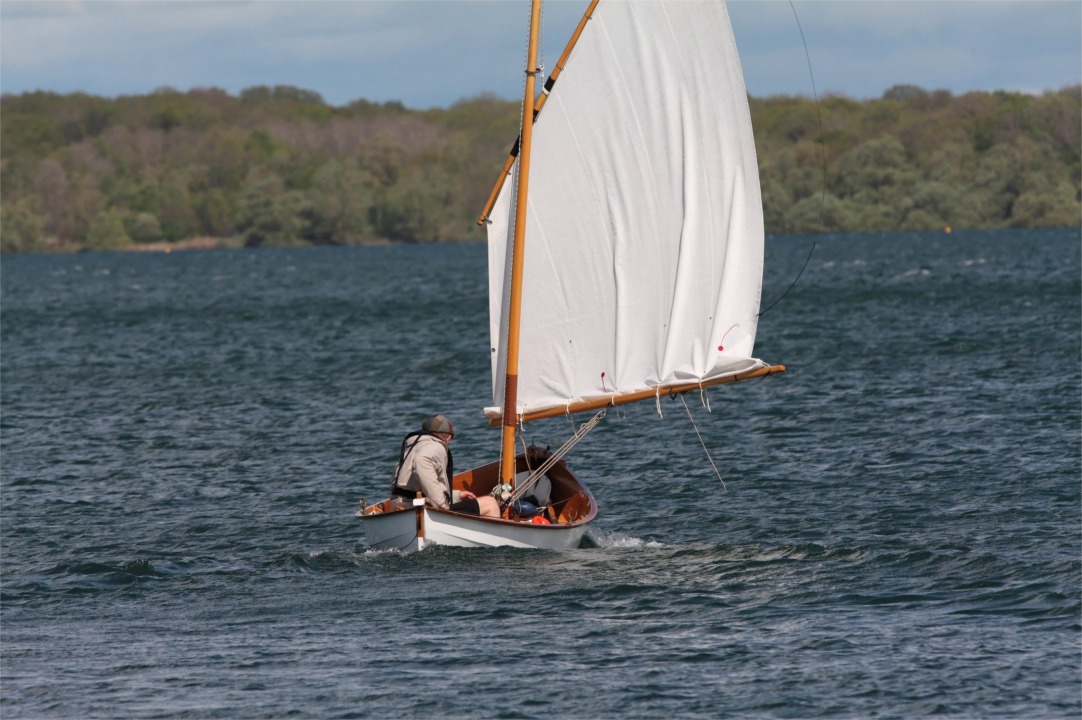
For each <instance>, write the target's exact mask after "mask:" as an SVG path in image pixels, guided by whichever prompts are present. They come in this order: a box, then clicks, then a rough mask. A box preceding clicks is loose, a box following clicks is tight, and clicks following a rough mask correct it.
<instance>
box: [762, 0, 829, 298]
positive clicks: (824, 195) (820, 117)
mask: <svg viewBox="0 0 1082 720" xmlns="http://www.w3.org/2000/svg"><path fill="white" fill-rule="evenodd" d="M789 7H791V8H792V9H793V17H794V18H795V19H796V27H797V30H799V31H800V41H801V42H802V43H803V44H804V57H805V58H807V60H808V75H809V77H810V78H811V86H812V98H813V99H814V100H815V117H816V119H817V120H818V121H819V150H820V152H821V157H822V160H823V192H822V193H821V194H820V199H819V227H818V228H817V229H816V231H815V233H816V235H818V234H821V233H822V232H823V214H824V213H825V211H826V204H827V146H826V140H825V138H824V134H823V113H822V112H821V111H820V110H819V92H818V90H816V88H815V71H814V70H812V61H811V53H810V52H809V51H808V41H807V39H806V38H805V37H804V28H803V27H802V26H801V24H800V16H799V15H797V13H796V5H794V4H793V0H789ZM815 246H816V241H814V240H813V241H812V246H811V250H809V251H808V257H807V258H806V259H805V260H804V266H803V267H801V268H800V272H798V273H797V274H796V277H795V278H794V279H793V282H792V284H791V285H790V286H789V288H788V289H787V290H786V291H785V292H783V293H782V294H781V296H780V297H779V298H778V299H777V300H775V301H774V302H772V303H770V305H769V307H767V309H766V310H763V311H761V312H760V313H759V317H762V316H763V315H766V314H767V313H768V312H770V311H771V310H772V309H773V308H774V306H775V305H777V304H778V303H780V302H781V301H782V300H783V299H784V298H785V296H786V295H788V294H789V290H792V289H793V288H794V287H796V284H797V283H798V282H799V281H800V277H801V275H803V274H804V270H805V269H807V267H808V263H809V262H810V261H811V258H812V253H814V252H815Z"/></svg>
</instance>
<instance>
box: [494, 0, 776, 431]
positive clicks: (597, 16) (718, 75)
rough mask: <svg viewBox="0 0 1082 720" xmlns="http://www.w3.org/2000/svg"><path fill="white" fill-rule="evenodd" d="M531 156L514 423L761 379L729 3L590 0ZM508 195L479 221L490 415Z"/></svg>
mask: <svg viewBox="0 0 1082 720" xmlns="http://www.w3.org/2000/svg"><path fill="white" fill-rule="evenodd" d="M532 148H533V151H532V152H533V157H532V167H531V170H530V192H529V198H528V212H527V226H526V240H525V254H524V275H523V280H522V311H521V312H522V314H521V328H522V331H521V336H520V343H521V345H520V360H519V368H518V370H519V372H518V390H517V413H518V414H519V415H520V416H523V415H527V414H532V413H538V412H543V411H559V412H563V411H564V410H565V409H574V407H575V405H576V404H577V403H580V402H582V401H584V400H591V399H599V398H600V399H606V398H607V399H610V400H613V401H617V400H619V399H620V398H622V397H627V396H630V395H634V394H642V393H644V392H645V393H650V392H655V393H657V392H659V391H660V390H661V389H663V388H672V387H674V386H685V385H687V384H689V383H701V384H712V382H711V381H715V382H716V381H718V380H719V379H722V378H727V377H733V376H739V375H741V374H745V373H748V372H751V371H755V370H758V369H761V368H765V367H767V366H766V365H765V364H764V363H763V362H762V361H760V360H757V359H755V358H753V357H752V347H753V344H754V341H755V332H756V327H757V320H758V311H759V299H760V293H761V284H762V270H763V218H762V204H761V199H760V189H759V176H758V170H757V166H756V157H755V146H754V141H753V137H752V129H751V118H750V113H749V110H748V102H747V94H746V90H745V88H744V81H743V77H742V74H741V69H740V60H739V58H738V56H737V51H736V43H735V40H734V39H733V33H732V28H731V26H730V24H729V19H728V15H727V12H726V8H725V5H724V3H723V2H711V1H707V2H692V1H685V2H672V1H671V0H631V1H623V0H602V1H601V2H600V3H599V4H598V5H597V7H596V8H595V9H594V11H593V15H592V19H591V20H590V21H589V22H588V23H587V24H586V26H585V28H584V30H583V32H582V34H581V36H580V37H579V39H578V41H577V44H576V45H575V47H574V50H573V51H572V52H571V53H570V56H569V58H568V60H567V62H566V64H565V66H564V68H563V70H562V74H561V75H560V76H559V80H558V82H557V83H556V84H555V86H554V88H553V90H552V94H551V96H550V97H549V98H548V100H547V102H546V104H545V105H544V108H543V112H541V113H540V114H539V115H538V117H537V121H536V123H535V125H534V127H533V142H532ZM511 177H512V178H513V177H514V172H512V175H511ZM514 190H515V188H514V183H513V182H512V181H510V180H509V181H508V182H505V183H504V185H503V187H502V189H501V191H500V194H499V197H498V198H497V201H496V203H495V205H494V207H493V208H492V211H491V212H490V213H489V217H488V219H489V221H490V222H489V225H488V237H489V307H490V332H491V339H492V356H493V357H492V375H493V382H492V391H493V406H494V407H492V408H488V409H486V413H488V414H489V415H490V416H494V417H499V415H500V413H501V411H502V406H503V400H504V397H503V396H504V368H505V363H506V357H505V352H506V345H505V343H506V333H507V326H508V321H507V313H508V309H507V305H508V278H509V275H510V254H511V248H512V247H513V240H512V236H513V222H514V221H513V218H512V217H511V216H512V215H513V207H514V203H513V196H514ZM779 369H780V368H779Z"/></svg>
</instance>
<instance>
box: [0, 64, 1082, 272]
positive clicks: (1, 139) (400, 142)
mask: <svg viewBox="0 0 1082 720" xmlns="http://www.w3.org/2000/svg"><path fill="white" fill-rule="evenodd" d="M749 102H750V106H751V114H752V123H753V126H754V132H755V138H756V147H757V152H758V159H759V170H760V179H761V182H762V189H763V209H764V213H765V220H766V229H767V232H769V233H807V232H817V231H825V232H835V231H888V230H927V229H942V228H944V227H949V226H952V227H955V228H997V227H1050V226H1077V225H1079V224H1080V222H1082V220H1080V218H1082V194H1080V176H1082V152H1080V137H1082V119H1080V115H1082V87H1080V86H1074V87H1069V88H1064V89H1062V90H1059V91H1056V92H1046V93H1044V94H1043V95H1039V96H1038V95H1027V94H1022V93H1012V92H1002V91H1000V92H992V93H987V92H970V93H966V94H964V95H959V96H954V95H953V94H951V93H950V92H947V91H932V92H929V91H926V90H924V89H922V88H918V87H915V86H910V85H904V86H896V87H893V88H891V89H890V90H888V91H887V92H886V93H884V95H883V96H882V97H881V98H878V99H874V100H867V101H857V100H852V99H849V98H845V97H840V96H831V97H826V98H824V99H822V100H821V101H819V102H818V103H816V102H815V101H813V100H810V99H807V98H803V97H785V96H779V97H769V98H749ZM0 117H2V123H0V177H2V182H0V250H3V251H5V252H34V251H50V250H81V249H85V250H111V249H125V248H128V247H132V246H136V247H138V246H155V245H162V244H164V246H166V247H168V246H169V245H168V244H170V243H180V242H185V241H187V242H191V241H193V240H196V239H202V242H203V243H204V244H211V245H231V246H245V247H265V246H290V245H349V244H358V243H366V242H440V241H447V240H462V239H470V238H480V237H481V234H480V231H479V228H477V226H476V224H475V221H476V218H477V215H478V213H479V212H480V210H481V209H482V207H483V205H484V202H485V200H486V199H487V197H488V193H489V191H490V190H491V188H492V183H493V182H494V181H495V178H496V175H497V174H498V172H499V169H500V167H502V164H503V162H504V160H505V159H506V157H507V152H508V150H509V149H510V146H511V144H512V143H513V141H514V138H515V136H516V135H517V125H518V120H519V106H518V103H517V102H514V101H507V100H502V99H499V98H496V97H494V96H490V95H483V96H478V97H475V98H470V99H466V100H462V101H460V102H458V103H456V104H455V105H453V106H452V107H450V108H437V109H430V110H412V109H408V108H406V107H404V106H403V105H402V104H401V103H398V102H389V103H382V104H381V103H373V102H368V101H366V100H357V101H355V102H353V103H350V104H349V105H346V106H342V107H336V106H331V105H328V104H327V103H325V102H324V101H323V99H322V97H321V96H320V95H319V94H318V93H315V92H312V91H309V90H304V89H300V88H295V87H289V86H278V87H273V88H271V87H263V86H261V87H254V88H249V89H247V90H244V91H243V92H241V93H240V94H239V95H238V96H232V95H229V94H228V93H226V92H224V91H222V90H219V89H198V90H191V91H189V92H178V91H176V90H172V89H162V90H159V91H156V92H154V93H151V94H147V95H139V96H126V97H118V98H103V97H96V96H91V95H86V94H82V93H72V94H55V93H47V92H33V93H23V94H20V95H4V96H2V97H0Z"/></svg>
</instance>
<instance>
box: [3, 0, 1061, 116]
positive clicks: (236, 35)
mask: <svg viewBox="0 0 1082 720" xmlns="http://www.w3.org/2000/svg"><path fill="white" fill-rule="evenodd" d="M672 1H673V2H679V1H681V0H672ZM586 4H587V3H586V2H585V1H583V0H554V1H553V2H549V3H548V4H547V5H546V9H545V23H544V33H543V39H544V61H545V64H546V65H547V66H551V65H552V64H553V63H555V61H556V59H557V58H558V57H559V55H560V53H561V52H562V50H563V47H564V45H565V43H566V41H567V39H568V37H569V36H570V34H571V31H572V29H573V28H574V26H575V25H576V24H577V22H578V20H579V18H580V17H581V15H582V11H583V9H584V8H585V6H586ZM794 8H795V14H794ZM729 14H730V17H731V19H732V23H733V31H734V34H735V36H736V41H737V46H738V48H739V50H740V56H741V64H742V66H743V69H744V75H745V82H746V84H747V87H748V92H749V93H750V94H751V95H752V96H755V97H767V96H771V95H802V96H805V97H811V96H812V95H813V93H814V94H818V95H819V96H823V95H826V94H838V95H845V96H847V97H851V98H854V99H868V98H876V97H880V96H882V94H883V92H884V91H885V90H887V89H888V88H890V87H892V86H894V85H899V84H911V85H917V86H920V87H923V88H925V89H926V90H939V89H945V90H950V91H951V92H953V93H955V94H961V93H964V92H968V91H970V90H1011V91H1021V92H1028V93H1041V92H1044V91H1046V90H1059V89H1061V88H1063V87H1066V86H1068V85H1074V84H1078V83H1079V82H1082V1H1080V0H796V1H795V2H794V3H792V4H790V3H789V2H786V1H783V0H732V1H731V2H730V3H729ZM528 15H529V3H528V2H525V0H185V1H177V0H151V1H142V0H124V1H122V2H113V1H111V0H0V92H3V93H12V94H18V93H22V92H29V91H34V90H46V91H51V92H58V93H68V92H86V93H90V94H93V95H102V96H107V97H114V96H117V95H139V94H146V93H150V92H153V91H155V90H157V89H161V88H165V87H169V88H174V89H177V90H189V89H192V88H210V87H217V88H221V89H223V90H225V91H227V92H229V93H230V94H233V95H236V94H238V93H239V92H240V91H241V90H243V89H244V88H247V87H252V86H256V85H272V86H273V85H292V86H295V87H299V88H303V89H306V90H314V91H316V92H318V93H320V95H321V96H322V97H323V99H324V100H325V101H326V102H328V103H330V104H332V105H344V104H348V103H349V102H351V101H353V100H357V99H365V100H369V101H373V102H381V103H382V102H388V101H400V102H402V103H404V104H405V105H406V106H407V107H410V108H414V109H426V108H431V107H448V106H450V105H451V104H453V103H454V102H456V101H458V100H462V99H465V98H471V97H475V96H477V95H479V94H482V93H494V94H496V95H497V96H499V97H503V98H517V97H519V96H520V94H521V88H522V68H523V65H524V55H525V42H526V24H527V21H528ZM802 35H803V39H802ZM805 40H806V42H807V52H805V45H804V41H805ZM809 59H810V64H809Z"/></svg>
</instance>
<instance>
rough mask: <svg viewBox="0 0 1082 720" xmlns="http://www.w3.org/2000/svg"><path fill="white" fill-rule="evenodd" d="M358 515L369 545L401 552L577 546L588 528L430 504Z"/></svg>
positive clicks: (546, 548) (548, 548) (583, 524)
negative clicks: (503, 517)
mask: <svg viewBox="0 0 1082 720" xmlns="http://www.w3.org/2000/svg"><path fill="white" fill-rule="evenodd" d="M417 513H422V514H423V518H422V520H421V522H422V523H423V527H424V537H423V538H422V537H418V532H417V529H418V521H417ZM359 516H360V518H361V520H362V522H363V524H364V529H365V534H366V535H367V537H368V543H369V545H371V546H372V547H376V548H381V549H395V550H401V551H402V552H415V551H417V550H423V549H424V548H425V547H427V546H428V545H449V546H454V547H520V548H534V549H541V550H566V549H570V548H576V547H578V546H579V543H580V542H581V541H582V536H583V535H584V534H585V532H586V523H580V524H575V525H534V524H533V523H527V522H512V521H507V520H489V519H482V518H478V517H472V516H469V515H460V514H457V513H449V512H442V511H439V510H434V509H432V508H428V507H424V508H418V509H411V510H403V511H400V512H391V513H383V514H380V515H363V514H362V515H359Z"/></svg>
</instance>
